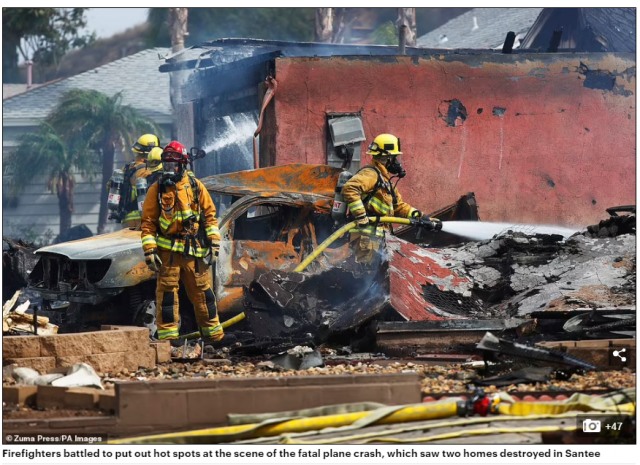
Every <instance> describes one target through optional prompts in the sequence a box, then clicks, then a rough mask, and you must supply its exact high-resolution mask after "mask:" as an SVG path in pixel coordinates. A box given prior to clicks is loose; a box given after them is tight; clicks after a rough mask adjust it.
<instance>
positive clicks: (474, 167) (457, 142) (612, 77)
mask: <svg viewBox="0 0 640 465" xmlns="http://www.w3.org/2000/svg"><path fill="white" fill-rule="evenodd" d="M632 70H633V71H632ZM276 78H277V80H278V92H277V94H276V97H275V100H274V101H275V108H274V111H273V113H272V115H273V114H274V115H275V143H274V145H273V147H274V149H275V156H274V154H272V156H271V160H274V161H275V163H276V164H285V163H294V162H303V163H305V162H306V163H326V148H325V139H326V134H325V130H326V113H328V112H357V111H361V112H362V118H363V123H364V128H365V132H366V135H367V138H368V139H369V140H370V139H372V138H373V137H375V136H376V135H377V134H379V133H384V132H389V133H392V134H395V135H397V136H399V137H400V138H401V141H402V150H403V152H404V154H405V155H404V160H403V163H404V164H405V167H406V169H407V171H408V175H407V177H406V178H404V179H403V180H402V181H401V182H400V184H399V188H400V191H401V192H402V194H403V196H404V197H405V199H407V200H408V201H409V202H410V203H412V204H413V205H414V206H416V207H417V208H420V209H422V210H425V211H432V210H435V209H437V208H440V207H443V206H444V205H446V204H448V203H451V202H453V201H454V200H456V199H457V198H458V196H459V195H461V194H463V193H465V192H468V191H473V192H475V194H476V198H477V200H478V204H479V205H480V215H481V217H482V219H483V220H487V221H514V222H533V223H545V224H563V225H575V226H584V225H586V224H591V223H593V222H595V221H597V220H599V219H601V218H603V217H604V216H605V215H606V213H605V212H604V209H605V208H607V207H611V206H616V205H623V204H635V125H636V121H635V62H634V61H633V57H632V56H630V55H604V54H589V55H583V56H581V55H577V54H555V55H552V54H541V55H518V56H516V55H512V56H506V55H498V56H497V57H496V56H494V57H488V56H486V55H485V56H457V57H456V56H454V57H444V56H434V57H430V58H429V57H427V58H424V59H423V58H421V59H419V60H418V59H415V58H412V57H387V58H384V59H382V60H381V59H380V58H371V59H368V60H367V59H364V60H363V59H349V58H347V59H345V58H283V59H278V60H277V62H276ZM454 99H457V100H459V101H460V102H461V103H462V105H463V106H464V107H465V108H466V112H467V117H466V119H465V120H464V121H462V119H460V118H459V119H458V120H457V121H456V122H455V126H449V125H448V122H447V121H446V115H447V113H448V111H449V107H450V103H448V102H447V101H452V100H454ZM494 107H500V108H504V109H505V111H504V115H503V116H498V115H494V114H493V113H494V111H493V110H494ZM497 112H498V113H499V112H500V110H497ZM363 148H365V147H364V144H363Z"/></svg>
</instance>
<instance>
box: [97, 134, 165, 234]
mask: <svg viewBox="0 0 640 465" xmlns="http://www.w3.org/2000/svg"><path fill="white" fill-rule="evenodd" d="M159 146H160V141H159V140H158V137H157V136H155V135H154V134H144V135H143V136H140V138H139V139H138V140H137V141H136V143H135V144H133V146H132V147H131V151H132V152H133V154H134V160H133V163H129V164H127V165H125V166H124V167H123V168H122V171H123V172H124V183H123V186H122V189H123V190H122V195H121V197H120V199H121V200H120V205H121V209H120V210H121V218H120V222H121V223H122V227H123V228H137V227H139V226H140V211H139V210H138V202H137V201H136V199H137V197H138V196H137V192H136V180H137V179H138V178H143V177H144V178H146V177H148V176H149V175H150V174H151V172H150V171H149V170H147V166H146V160H147V156H148V155H149V153H150V152H151V150H152V149H153V148H154V147H159ZM109 187H110V182H109V183H107V190H109Z"/></svg>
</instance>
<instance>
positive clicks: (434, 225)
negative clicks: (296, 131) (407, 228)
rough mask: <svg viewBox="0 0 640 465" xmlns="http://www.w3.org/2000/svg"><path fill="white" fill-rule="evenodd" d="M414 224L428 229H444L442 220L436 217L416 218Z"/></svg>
mask: <svg viewBox="0 0 640 465" xmlns="http://www.w3.org/2000/svg"><path fill="white" fill-rule="evenodd" d="M414 221H415V223H414V225H415V226H417V227H419V228H422V229H424V230H427V231H440V230H442V222H441V221H440V220H438V219H436V218H420V219H419V220H414Z"/></svg>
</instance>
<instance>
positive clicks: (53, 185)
mask: <svg viewBox="0 0 640 465" xmlns="http://www.w3.org/2000/svg"><path fill="white" fill-rule="evenodd" d="M94 164H95V159H94V158H93V157H91V156H87V154H86V153H83V152H82V151H79V150H77V149H76V148H74V147H71V146H70V145H69V144H67V143H66V142H65V141H64V140H63V139H62V137H61V136H60V134H58V132H57V131H56V130H55V129H54V128H53V126H51V125H50V124H49V123H41V125H40V127H39V128H38V131H37V132H32V133H27V134H22V135H21V136H19V138H18V145H17V147H16V148H15V150H14V151H13V153H12V155H11V157H10V158H9V160H8V163H7V168H8V173H7V174H10V176H11V181H10V187H11V189H12V191H13V193H18V192H20V191H21V190H22V189H24V187H25V186H26V185H27V180H29V179H32V178H33V177H34V176H40V175H46V176H47V177H48V180H47V187H48V188H49V190H50V191H51V192H52V193H55V194H56V195H57V196H58V207H59V209H60V234H64V233H65V232H66V231H67V230H68V229H69V228H70V227H71V214H72V213H73V189H74V187H75V185H76V180H75V176H74V173H75V172H80V174H82V175H85V176H91V172H92V171H93V169H94Z"/></svg>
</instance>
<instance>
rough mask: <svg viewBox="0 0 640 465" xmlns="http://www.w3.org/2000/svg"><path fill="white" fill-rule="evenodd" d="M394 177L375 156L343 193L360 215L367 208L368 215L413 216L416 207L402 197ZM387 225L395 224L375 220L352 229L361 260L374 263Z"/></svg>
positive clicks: (353, 240) (348, 182)
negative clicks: (392, 182) (374, 257)
mask: <svg viewBox="0 0 640 465" xmlns="http://www.w3.org/2000/svg"><path fill="white" fill-rule="evenodd" d="M391 177H392V174H390V173H389V172H388V171H387V168H386V167H385V166H384V165H383V164H382V163H379V162H378V161H376V160H375V158H374V160H373V163H372V164H371V165H368V166H365V167H364V168H362V169H361V170H360V171H358V172H357V173H356V174H355V175H354V176H353V177H352V178H351V179H350V180H349V181H347V183H346V184H345V185H344V187H343V188H342V195H343V197H344V200H345V202H347V205H348V207H349V211H350V212H351V214H352V215H353V216H356V215H357V214H358V213H359V212H361V211H362V210H364V211H366V213H367V216H396V217H400V218H410V217H411V215H412V214H413V212H414V211H416V209H415V208H413V207H412V206H410V205H409V204H408V203H406V202H405V201H404V200H402V196H401V195H400V193H399V192H398V191H397V189H395V188H394V187H393V186H392V185H391V182H390V179H391ZM394 198H395V199H394ZM385 229H387V230H390V229H391V225H390V224H388V223H380V224H378V225H375V224H374V223H373V222H372V223H369V224H368V225H367V226H365V227H363V228H361V227H356V228H353V229H351V230H350V231H349V232H350V233H351V240H352V243H353V244H354V247H355V249H356V259H357V260H358V262H361V263H371V261H372V259H373V253H374V251H375V250H377V249H378V248H379V245H380V240H381V239H382V238H383V237H384V231H385Z"/></svg>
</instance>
